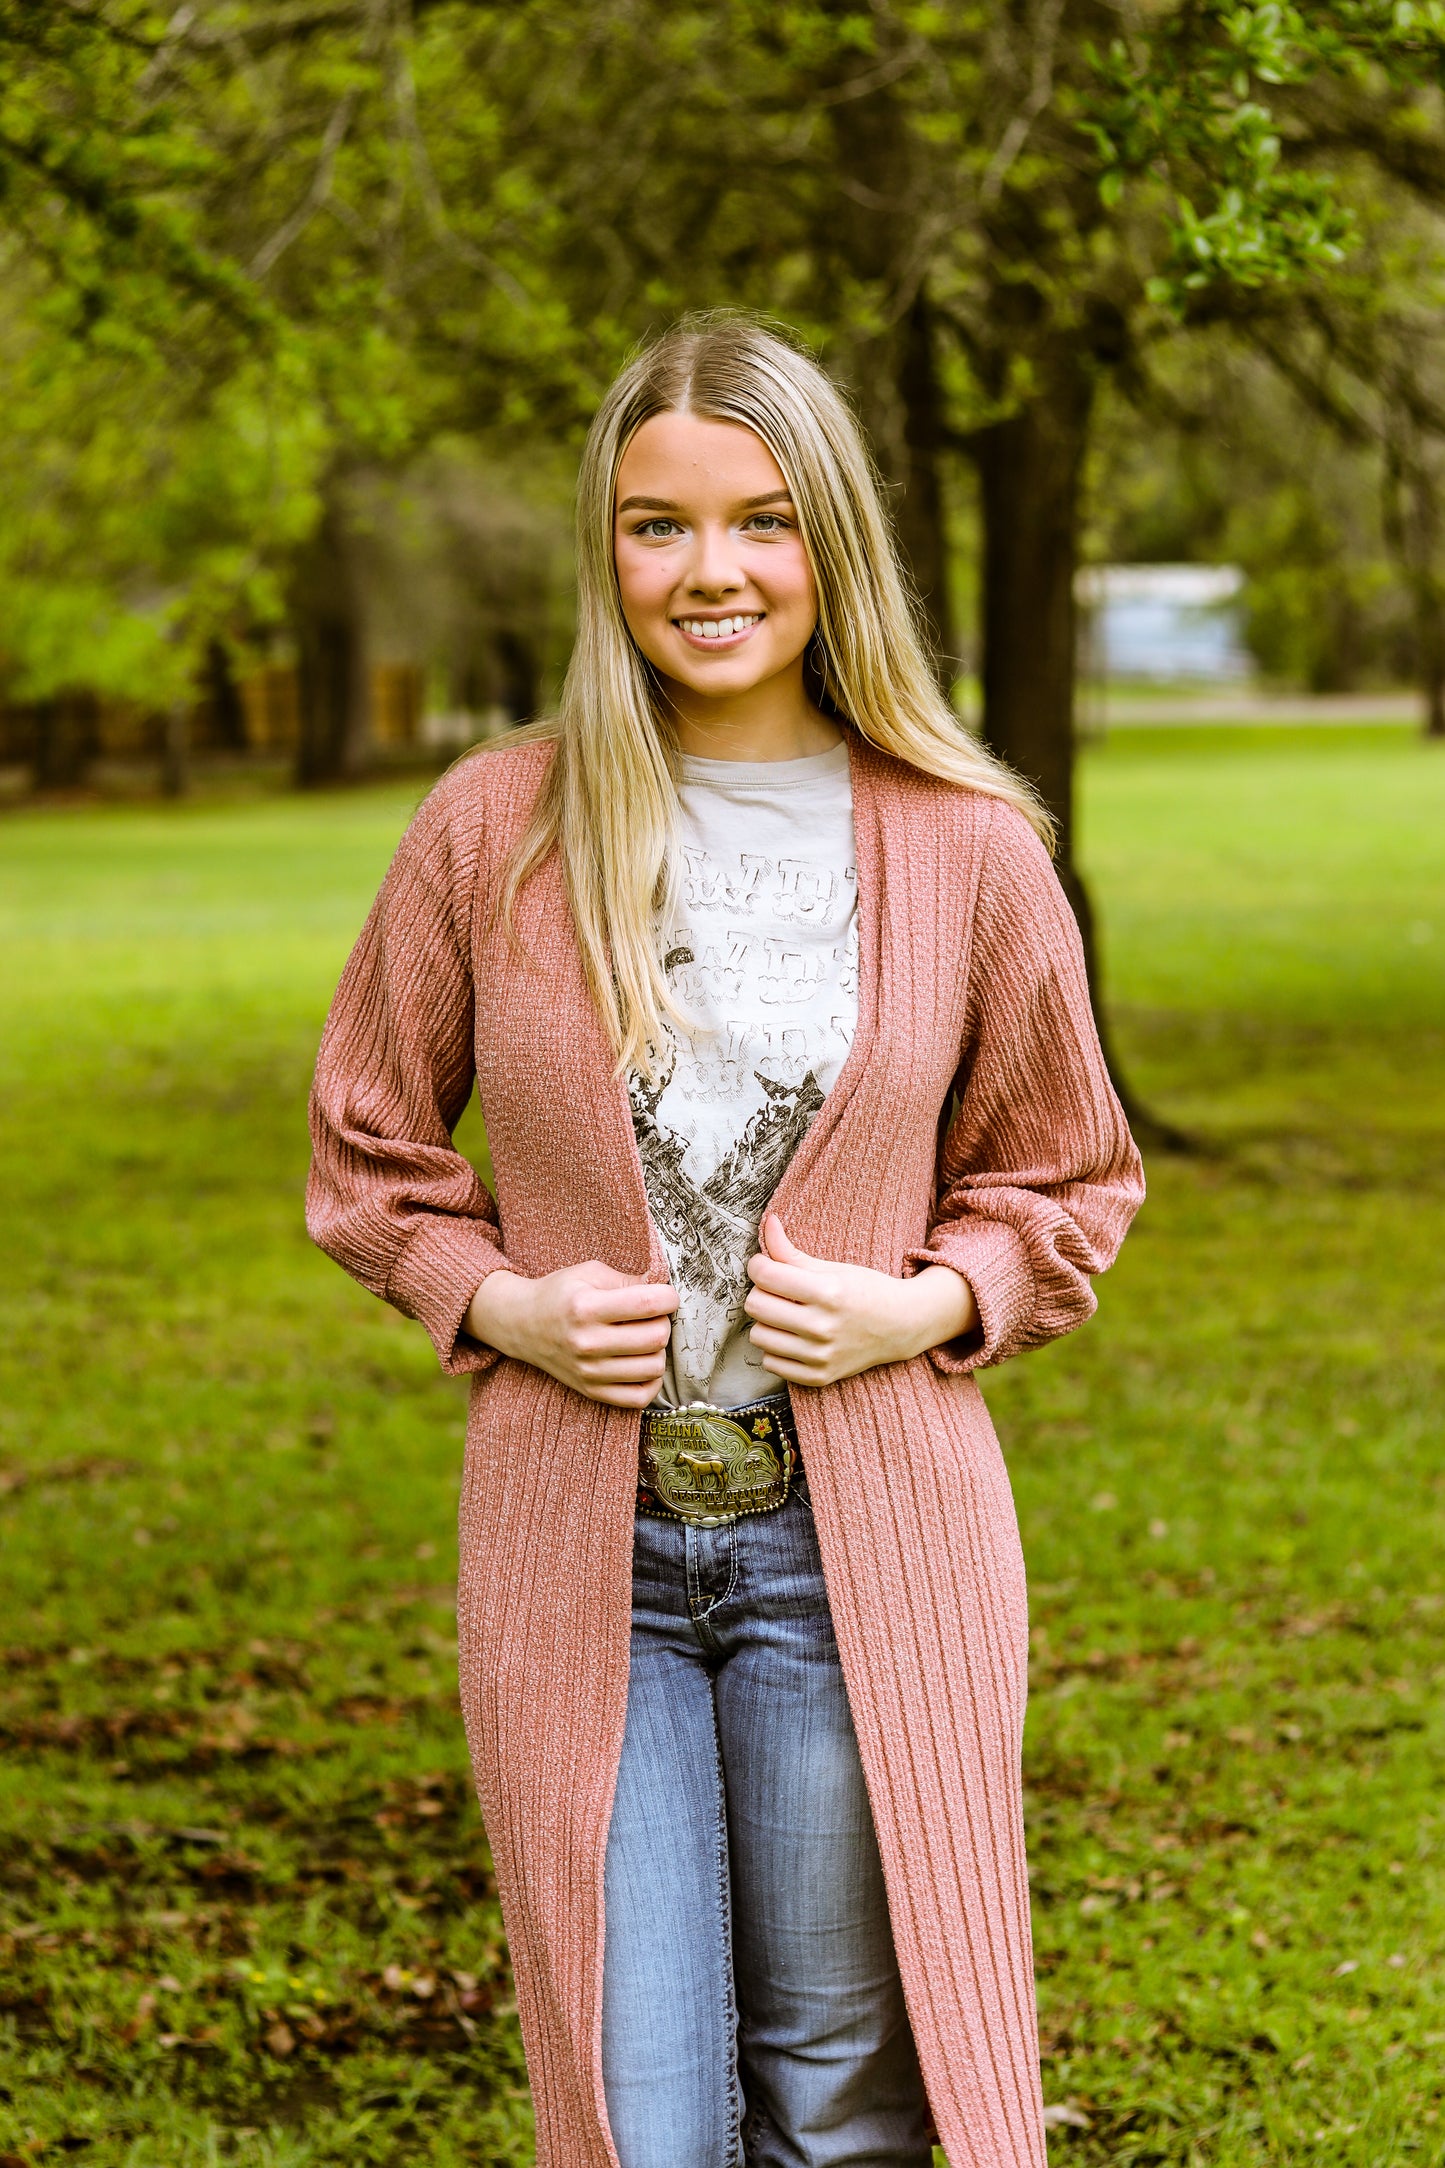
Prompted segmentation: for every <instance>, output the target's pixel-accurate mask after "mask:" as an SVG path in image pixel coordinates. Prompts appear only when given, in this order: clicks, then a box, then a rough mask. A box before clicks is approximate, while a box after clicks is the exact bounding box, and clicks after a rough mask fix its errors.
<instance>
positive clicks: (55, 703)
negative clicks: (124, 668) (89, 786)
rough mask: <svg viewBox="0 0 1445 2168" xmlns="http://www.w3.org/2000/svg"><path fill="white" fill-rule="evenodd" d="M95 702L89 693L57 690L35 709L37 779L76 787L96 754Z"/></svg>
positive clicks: (48, 786)
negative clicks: (57, 691)
mask: <svg viewBox="0 0 1445 2168" xmlns="http://www.w3.org/2000/svg"><path fill="white" fill-rule="evenodd" d="M95 723H96V718H95V703H94V701H93V700H92V699H91V698H90V697H89V695H87V694H85V693H54V694H52V695H51V697H50V698H49V699H48V700H42V701H40V702H39V703H38V705H37V707H36V710H35V783H36V788H37V789H39V790H74V789H75V788H76V786H77V785H78V784H79V783H81V782H82V781H83V780H84V777H85V770H86V768H87V766H88V764H89V763H90V762H91V761H92V760H93V759H94V758H95V754H96V727H95Z"/></svg>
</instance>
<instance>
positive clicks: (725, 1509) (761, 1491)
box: [642, 1400, 788, 1528]
mask: <svg viewBox="0 0 1445 2168" xmlns="http://www.w3.org/2000/svg"><path fill="white" fill-rule="evenodd" d="M767 1427H768V1428H769V1429H770V1430H771V1429H772V1427H773V1426H772V1424H771V1423H770V1424H768V1426H767ZM642 1465H643V1473H644V1474H645V1475H646V1477H647V1480H648V1482H649V1483H650V1484H651V1485H652V1488H653V1490H654V1491H655V1492H656V1493H657V1496H658V1497H659V1498H660V1499H661V1501H662V1503H663V1504H664V1505H665V1506H666V1507H667V1510H668V1511H669V1513H675V1514H676V1515H677V1517H678V1519H679V1520H683V1521H691V1522H692V1523H693V1525H694V1526H695V1527H698V1528H715V1527H717V1526H718V1524H719V1523H720V1522H722V1521H730V1520H734V1519H735V1518H736V1517H737V1515H738V1514H739V1513H766V1512H768V1511H769V1510H770V1509H771V1508H772V1507H774V1506H779V1505H781V1504H782V1503H783V1501H784V1500H785V1499H786V1497H787V1495H788V1486H787V1480H786V1474H787V1471H786V1467H785V1463H784V1461H783V1459H782V1458H781V1457H780V1455H779V1454H778V1452H777V1451H776V1450H775V1448H774V1447H773V1446H772V1445H771V1444H770V1443H769V1442H768V1440H767V1439H765V1438H760V1437H757V1436H755V1435H753V1434H751V1433H749V1432H748V1431H746V1430H744V1428H743V1426H742V1424H741V1423H735V1422H733V1420H732V1418H731V1417H730V1416H729V1415H728V1414H727V1413H726V1412H725V1410H723V1409H722V1408H714V1407H711V1406H709V1405H708V1403H707V1402H706V1401H702V1400H695V1401H693V1403H692V1405H691V1406H690V1407H686V1408H670V1409H667V1410H666V1411H665V1412H664V1411H649V1420H648V1425H647V1442H646V1444H645V1445H644V1447H643V1449H642Z"/></svg>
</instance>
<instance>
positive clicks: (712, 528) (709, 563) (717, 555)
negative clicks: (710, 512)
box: [687, 520, 747, 599]
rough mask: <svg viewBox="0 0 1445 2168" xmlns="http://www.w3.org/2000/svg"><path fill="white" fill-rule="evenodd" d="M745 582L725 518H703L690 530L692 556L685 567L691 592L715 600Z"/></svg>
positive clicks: (731, 533) (735, 589)
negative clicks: (705, 519)
mask: <svg viewBox="0 0 1445 2168" xmlns="http://www.w3.org/2000/svg"><path fill="white" fill-rule="evenodd" d="M746 584H747V579H746V574H745V573H744V572H743V570H742V567H741V566H740V565H739V563H738V555H737V549H736V546H735V543H734V537H733V532H732V529H731V528H730V527H729V526H728V524H727V522H726V521H725V520H716V521H713V520H707V521H703V522H701V523H699V525H698V526H697V527H696V528H695V529H694V533H693V545H692V556H691V559H690V561H689V563H688V568H687V585H688V591H689V593H691V594H694V595H698V596H707V597H708V598H710V599H717V598H720V597H721V596H723V595H734V594H736V593H737V592H738V590H739V589H740V588H742V587H744V586H745V585H746Z"/></svg>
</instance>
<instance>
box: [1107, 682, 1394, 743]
mask: <svg viewBox="0 0 1445 2168" xmlns="http://www.w3.org/2000/svg"><path fill="white" fill-rule="evenodd" d="M1423 721H1424V711H1423V704H1422V701H1421V697H1420V695H1419V694H1418V693H1413V692H1410V693H1399V692H1391V693H1300V694H1266V693H1249V692H1237V693H1235V692H1219V693H1180V694H1169V693H1160V694H1158V695H1157V696H1156V695H1154V694H1144V693H1112V694H1110V695H1108V696H1107V697H1105V696H1103V695H1101V694H1100V693H1099V692H1098V691H1097V690H1096V689H1095V688H1093V687H1090V686H1087V685H1084V686H1081V687H1080V688H1079V723H1080V727H1081V729H1082V731H1083V733H1084V734H1085V735H1086V736H1088V735H1094V734H1097V733H1098V732H1099V731H1100V730H1139V729H1149V730H1158V729H1159V728H1161V727H1165V728H1167V727H1170V726H1177V727H1178V728H1180V729H1186V728H1188V727H1190V726H1191V725H1197V724H1202V723H1211V724H1216V725H1218V724H1221V723H1234V724H1240V725H1242V726H1245V727H1249V728H1270V729H1278V728H1280V727H1284V728H1286V729H1298V728H1303V727H1305V726H1311V727H1313V726H1318V725H1320V724H1325V725H1331V724H1333V725H1337V726H1339V727H1341V728H1346V727H1348V728H1353V729H1358V728H1360V727H1361V726H1362V725H1375V724H1378V725H1388V726H1390V727H1392V728H1395V729H1398V728H1399V726H1400V725H1401V724H1402V723H1408V724H1413V725H1416V726H1420V725H1422V724H1423Z"/></svg>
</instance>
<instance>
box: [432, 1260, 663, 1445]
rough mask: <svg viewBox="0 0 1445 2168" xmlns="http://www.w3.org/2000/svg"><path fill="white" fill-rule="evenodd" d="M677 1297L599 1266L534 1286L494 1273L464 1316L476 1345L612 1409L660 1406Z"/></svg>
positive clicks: (567, 1270) (516, 1275)
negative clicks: (656, 1402) (655, 1403)
mask: <svg viewBox="0 0 1445 2168" xmlns="http://www.w3.org/2000/svg"><path fill="white" fill-rule="evenodd" d="M676 1308H677V1289H676V1288H675V1287H666V1286H655V1285H652V1286H649V1285H643V1284H639V1282H638V1281H636V1280H634V1279H629V1278H628V1276H627V1274H626V1273H625V1272H615V1271H614V1270H613V1268H612V1266H611V1265H604V1264H601V1263H599V1262H598V1261H597V1260H596V1259H595V1258H594V1259H592V1260H591V1261H590V1262H589V1263H587V1264H585V1265H566V1266H564V1267H563V1269H562V1270H561V1271H560V1272H548V1273H546V1274H544V1275H543V1277H542V1278H541V1279H539V1280H529V1279H527V1278H525V1277H524V1275H523V1274H522V1273H520V1272H507V1271H497V1272H489V1273H488V1274H487V1277H486V1278H485V1279H484V1280H483V1282H482V1284H481V1286H480V1287H479V1288H478V1289H477V1291H476V1293H475V1295H473V1297H472V1300H471V1306H470V1308H469V1309H468V1311H467V1316H466V1329H467V1331H468V1332H469V1333H470V1334H471V1336H472V1338H473V1339H474V1340H480V1341H482V1342H483V1344H484V1345H485V1346H487V1347H494V1348H495V1349H496V1350H497V1352H498V1353H499V1354H501V1355H511V1356H514V1357H515V1358H516V1359H517V1361H518V1362H524V1363H531V1364H532V1365H533V1366H534V1367H535V1368H536V1369H538V1370H545V1371H546V1373H547V1375H548V1376H549V1377H553V1378H557V1379H559V1380H560V1381H561V1383H562V1384H563V1385H570V1386H571V1388H572V1390H573V1392H575V1393H584V1394H585V1395H586V1397H587V1398H588V1399H589V1400H600V1401H601V1402H602V1403H603V1404H604V1406H606V1407H609V1408H645V1407H648V1406H650V1405H651V1403H652V1402H653V1401H654V1400H655V1399H656V1398H657V1389H658V1387H659V1386H660V1385H661V1383H662V1373H663V1368H664V1366H665V1364H666V1361H667V1342H668V1337H669V1335H670V1333H671V1330H672V1313H673V1311H674V1310H675V1309H676Z"/></svg>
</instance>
